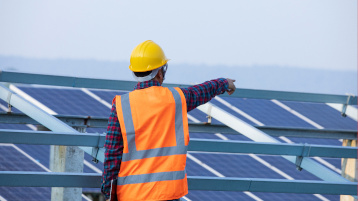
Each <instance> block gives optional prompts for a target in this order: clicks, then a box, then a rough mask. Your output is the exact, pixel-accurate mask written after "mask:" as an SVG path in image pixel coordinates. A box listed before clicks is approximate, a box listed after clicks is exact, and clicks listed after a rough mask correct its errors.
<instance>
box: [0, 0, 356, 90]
mask: <svg viewBox="0 0 358 201" xmlns="http://www.w3.org/2000/svg"><path fill="white" fill-rule="evenodd" d="M0 29H1V31H0V55H2V56H17V57H25V58H35V59H62V60H63V59H73V60H76V59H77V60H95V61H106V62H121V63H124V64H125V65H121V66H120V67H119V68H120V69H121V70H123V71H128V65H129V57H130V53H131V51H132V50H133V48H134V47H135V46H136V45H138V44H139V43H141V42H143V41H145V40H148V39H150V40H153V41H155V42H156V43H158V44H159V45H160V46H161V47H162V48H163V50H164V51H165V53H166V56H167V57H168V58H170V59H171V60H170V63H169V65H172V66H176V67H177V66H179V67H178V68H180V65H188V66H196V67H197V68H200V70H198V72H200V71H201V72H203V71H205V70H206V69H207V67H208V66H209V67H215V69H217V71H215V70H211V71H210V72H212V74H213V75H212V77H215V76H216V74H218V71H219V70H220V68H221V67H223V68H225V69H229V71H233V72H234V71H235V72H236V71H239V70H240V68H253V69H255V68H256V67H257V66H260V67H262V66H275V67H280V68H285V69H290V68H301V69H313V70H322V71H326V70H334V71H346V72H352V73H355V74H356V71H357V1H356V0H222V1H218V0H215V1H214V0H205V1H204V0H196V1H188V0H181V1H177V0H176V1H165V0H151V1H145V0H131V1H125V0H122V1H118V0H117V1H114V0H106V1H88V0H76V1H69V0H61V1H46V0H34V1H27V0H16V1H8V0H0ZM0 68H1V67H0ZM29 68H30V67H29ZM186 69H187V68H186ZM29 70H30V71H31V69H29ZM56 70H57V71H60V70H58V69H54V73H56ZM89 70H91V69H89ZM275 73H276V72H275ZM283 76H285V75H283ZM350 84H351V85H352V84H354V85H356V84H357V83H356V82H352V83H350Z"/></svg>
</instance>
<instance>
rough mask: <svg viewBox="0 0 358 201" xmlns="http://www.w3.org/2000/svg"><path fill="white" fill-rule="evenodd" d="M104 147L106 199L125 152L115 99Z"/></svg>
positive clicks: (104, 187) (103, 186)
mask: <svg viewBox="0 0 358 201" xmlns="http://www.w3.org/2000/svg"><path fill="white" fill-rule="evenodd" d="M104 148H105V149H106V151H105V153H104V163H103V165H104V168H103V174H102V187H101V191H102V193H103V194H104V196H105V197H106V199H109V194H110V189H111V180H112V179H116V178H117V177H118V172H119V168H120V165H121V161H122V153H123V138H122V132H121V127H120V125H119V121H118V117H117V112H116V103H115V101H113V104H112V109H111V114H110V116H109V119H108V127H107V135H106V142H105V144H104Z"/></svg>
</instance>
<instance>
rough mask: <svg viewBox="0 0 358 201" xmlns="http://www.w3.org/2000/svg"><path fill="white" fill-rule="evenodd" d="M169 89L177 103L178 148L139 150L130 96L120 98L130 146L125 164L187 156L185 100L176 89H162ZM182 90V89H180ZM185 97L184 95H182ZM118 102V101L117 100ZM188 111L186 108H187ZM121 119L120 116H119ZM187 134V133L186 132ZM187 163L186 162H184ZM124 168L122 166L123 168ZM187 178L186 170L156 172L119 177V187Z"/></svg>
mask: <svg viewBox="0 0 358 201" xmlns="http://www.w3.org/2000/svg"><path fill="white" fill-rule="evenodd" d="M166 89H169V91H170V92H171V94H172V96H173V98H174V101H175V120H174V122H175V140H176V146H170V147H160V148H153V149H146V150H138V149H137V144H136V142H135V136H136V133H135V128H134V122H133V118H134V117H133V114H132V111H131V107H130V95H129V94H125V95H122V96H121V97H120V100H121V101H120V102H121V110H122V115H123V123H124V124H125V137H126V141H127V146H128V152H127V153H126V152H123V155H122V164H123V162H131V161H133V160H140V159H148V158H153V157H160V156H168V157H170V156H174V155H186V153H187V146H185V138H184V136H185V134H184V128H183V107H182V105H183V103H182V101H183V99H182V98H181V95H180V94H179V92H178V91H177V90H176V89H174V88H161V90H166ZM179 90H180V89H179ZM182 96H183V95H182ZM117 100H118V99H117ZM184 101H185V99H184ZM185 105H186V102H185ZM185 110H186V108H185ZM119 118H120V116H119ZM186 132H187V131H186ZM184 163H185V161H184ZM121 168H122V166H121ZM184 178H185V169H183V170H181V171H166V172H155V173H148V174H136V175H126V176H120V173H119V177H118V185H127V184H139V183H146V182H157V181H168V180H180V179H184Z"/></svg>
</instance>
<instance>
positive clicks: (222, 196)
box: [187, 190, 253, 201]
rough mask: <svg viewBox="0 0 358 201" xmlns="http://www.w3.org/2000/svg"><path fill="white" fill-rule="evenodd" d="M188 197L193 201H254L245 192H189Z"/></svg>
mask: <svg viewBox="0 0 358 201" xmlns="http://www.w3.org/2000/svg"><path fill="white" fill-rule="evenodd" d="M187 197H188V198H189V199H191V200H193V201H194V200H207V201H218V200H225V201H230V200H233V201H237V200H242V201H246V200H250V201H251V200H253V199H252V198H250V197H249V196H247V195H246V194H245V193H243V192H230V191H193V190H192V191H189V194H188V195H187Z"/></svg>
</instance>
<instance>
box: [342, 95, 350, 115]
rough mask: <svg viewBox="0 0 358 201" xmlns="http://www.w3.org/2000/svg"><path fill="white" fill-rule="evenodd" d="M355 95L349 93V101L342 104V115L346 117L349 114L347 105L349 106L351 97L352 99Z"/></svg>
mask: <svg viewBox="0 0 358 201" xmlns="http://www.w3.org/2000/svg"><path fill="white" fill-rule="evenodd" d="M352 96H353V95H349V96H348V98H347V102H346V104H343V105H342V111H341V114H342V116H343V117H346V116H347V114H346V111H347V106H348V104H349V101H350V99H351V97H352Z"/></svg>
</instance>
